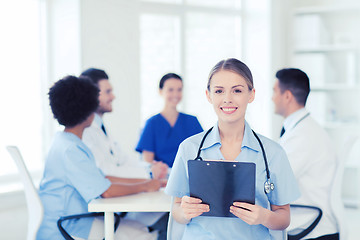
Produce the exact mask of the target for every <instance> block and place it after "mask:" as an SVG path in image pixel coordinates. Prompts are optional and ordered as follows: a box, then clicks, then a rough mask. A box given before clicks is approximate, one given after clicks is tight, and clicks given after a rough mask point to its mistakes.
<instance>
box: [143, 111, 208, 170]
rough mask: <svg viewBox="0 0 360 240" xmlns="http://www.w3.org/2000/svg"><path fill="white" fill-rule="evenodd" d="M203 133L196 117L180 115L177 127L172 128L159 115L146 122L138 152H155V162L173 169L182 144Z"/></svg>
mask: <svg viewBox="0 0 360 240" xmlns="http://www.w3.org/2000/svg"><path fill="white" fill-rule="evenodd" d="M202 131H203V129H202V127H201V125H200V123H199V121H198V119H197V118H196V117H195V116H192V115H188V114H184V113H179V116H178V119H177V120H176V123H175V125H174V126H173V127H171V126H170V124H169V122H168V121H167V120H166V119H165V118H164V117H163V116H162V115H161V114H160V113H159V114H157V115H155V116H153V117H151V118H150V119H148V120H147V121H146V124H145V127H144V129H143V131H142V133H141V136H140V140H139V142H138V144H137V146H136V151H138V152H140V153H142V151H144V150H145V151H149V152H153V153H154V154H155V157H154V160H156V161H162V162H164V163H166V164H167V165H169V167H172V165H173V163H174V159H175V156H176V152H177V150H178V147H179V145H180V143H181V142H182V141H184V140H185V139H186V138H188V137H190V136H192V135H195V134H197V133H200V132H202Z"/></svg>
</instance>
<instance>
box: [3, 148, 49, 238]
mask: <svg viewBox="0 0 360 240" xmlns="http://www.w3.org/2000/svg"><path fill="white" fill-rule="evenodd" d="M6 149H7V150H8V152H9V153H10V155H11V156H12V158H13V159H14V161H15V164H16V166H17V168H18V170H19V175H20V177H21V181H22V183H23V185H24V191H25V198H26V203H27V209H28V218H29V219H28V229H27V237H26V239H27V240H34V239H36V234H37V231H38V229H39V227H40V224H41V221H42V219H43V215H44V208H43V205H42V202H41V200H40V197H39V195H38V193H37V190H36V188H35V186H34V183H33V181H32V179H31V176H30V174H29V172H28V170H27V168H26V166H25V163H24V161H23V158H22V156H21V154H20V151H19V149H18V148H17V147H15V146H7V147H6Z"/></svg>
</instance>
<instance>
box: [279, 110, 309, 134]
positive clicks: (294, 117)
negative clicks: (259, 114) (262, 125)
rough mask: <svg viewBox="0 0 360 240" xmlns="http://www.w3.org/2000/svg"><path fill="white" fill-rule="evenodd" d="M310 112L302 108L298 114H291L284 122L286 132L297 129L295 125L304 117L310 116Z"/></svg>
mask: <svg viewBox="0 0 360 240" xmlns="http://www.w3.org/2000/svg"><path fill="white" fill-rule="evenodd" d="M308 113H309V112H308V111H307V110H306V109H305V108H301V109H299V110H297V111H296V112H293V113H292V114H290V115H289V116H288V117H287V118H285V120H284V128H285V131H287V130H289V129H292V128H293V127H295V125H296V124H297V122H298V121H299V120H300V119H301V118H302V117H304V116H305V115H306V114H308Z"/></svg>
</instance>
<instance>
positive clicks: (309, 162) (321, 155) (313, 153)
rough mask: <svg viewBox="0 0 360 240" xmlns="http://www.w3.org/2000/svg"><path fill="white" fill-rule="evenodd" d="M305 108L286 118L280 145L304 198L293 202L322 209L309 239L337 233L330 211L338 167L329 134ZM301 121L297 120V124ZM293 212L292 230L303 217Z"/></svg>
mask: <svg viewBox="0 0 360 240" xmlns="http://www.w3.org/2000/svg"><path fill="white" fill-rule="evenodd" d="M306 114H308V112H307V111H306V110H305V109H304V108H303V109H300V110H298V111H296V112H295V113H293V114H291V115H290V116H288V118H286V119H285V121H284V127H285V133H284V135H283V136H282V137H281V138H280V141H279V143H280V145H281V146H282V147H283V148H284V150H285V152H286V153H287V156H288V158H289V161H290V164H291V167H292V169H293V171H294V174H295V177H296V179H297V181H298V184H299V188H300V191H301V197H300V198H299V199H298V200H297V201H295V202H294V204H303V205H312V206H317V207H319V208H321V209H322V211H323V216H322V219H321V220H320V222H319V224H318V225H317V226H316V227H315V229H314V230H313V231H312V232H310V233H309V235H307V236H306V238H315V237H319V236H322V235H327V234H334V233H337V232H338V229H337V225H336V219H335V216H334V214H333V212H332V210H331V205H330V193H331V188H332V183H333V178H334V174H335V170H336V153H335V150H334V146H333V145H332V143H331V141H330V138H329V136H328V135H327V133H326V132H325V131H324V129H322V128H321V126H320V125H319V124H318V123H317V122H316V121H315V120H314V119H313V118H312V117H311V115H309V116H307V117H305V118H304V119H303V120H302V121H300V122H298V121H299V120H300V119H301V118H303V117H304V116H305V115H306ZM297 122H298V123H297ZM297 216H299V215H295V216H294V215H293V214H292V215H291V217H292V219H291V224H290V227H289V230H290V229H292V228H294V227H295V226H294V225H295V224H298V222H299V221H300V222H301V220H302V219H299V218H302V217H297Z"/></svg>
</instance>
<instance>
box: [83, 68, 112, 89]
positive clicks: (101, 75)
mask: <svg viewBox="0 0 360 240" xmlns="http://www.w3.org/2000/svg"><path fill="white" fill-rule="evenodd" d="M80 77H88V78H90V80H91V81H93V83H95V84H96V85H98V83H99V81H100V80H103V79H106V80H109V76H108V75H107V74H106V72H105V71H104V70H102V69H98V68H89V69H86V70H85V71H83V72H82V73H81V75H80Z"/></svg>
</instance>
